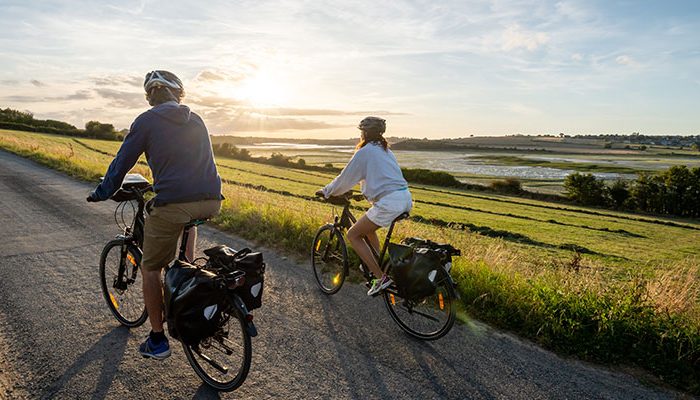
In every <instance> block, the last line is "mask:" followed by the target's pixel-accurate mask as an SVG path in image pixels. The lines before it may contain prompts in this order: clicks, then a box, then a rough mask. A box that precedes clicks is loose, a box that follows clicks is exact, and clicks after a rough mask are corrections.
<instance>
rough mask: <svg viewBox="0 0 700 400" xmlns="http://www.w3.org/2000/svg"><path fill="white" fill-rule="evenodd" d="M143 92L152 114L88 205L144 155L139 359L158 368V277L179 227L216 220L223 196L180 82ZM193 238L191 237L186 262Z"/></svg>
mask: <svg viewBox="0 0 700 400" xmlns="http://www.w3.org/2000/svg"><path fill="white" fill-rule="evenodd" d="M143 87H144V90H145V91H146V99H147V100H148V103H149V104H150V105H151V106H153V108H151V109H150V110H148V111H146V112H144V113H143V114H141V115H139V116H138V118H136V120H134V122H133V124H132V125H131V128H130V129H129V134H127V135H126V137H125V138H124V142H123V143H122V145H121V148H120V149H119V152H118V153H117V155H116V157H115V158H114V160H113V161H112V163H111V164H110V166H109V169H108V170H107V173H106V174H105V178H104V180H103V181H102V183H100V185H99V186H97V188H96V189H95V190H94V191H92V192H91V193H90V195H89V196H88V198H87V201H89V202H93V201H103V200H107V199H109V198H110V197H111V196H112V195H113V194H114V193H115V192H116V191H117V190H118V189H119V188H120V187H121V183H122V181H123V179H124V176H125V175H126V173H127V172H129V170H131V168H133V166H134V165H135V164H136V162H137V161H138V159H139V157H140V156H141V154H143V153H145V154H146V160H147V161H148V165H149V167H150V168H151V171H152V173H153V189H154V191H155V193H156V196H155V199H154V201H153V209H152V211H151V212H150V213H149V215H148V218H146V224H145V227H144V241H143V260H142V262H141V270H142V273H143V298H144V302H145V304H146V310H147V311H148V317H149V321H150V323H151V332H150V333H149V335H148V337H147V338H146V341H145V342H144V343H142V344H141V346H140V347H139V352H140V353H141V355H143V356H144V357H150V358H154V359H157V360H162V359H165V358H167V357H168V356H170V345H169V343H168V339H167V338H166V336H165V333H164V332H163V284H162V278H161V272H162V270H163V268H164V267H165V266H167V265H168V264H169V263H170V262H171V261H172V260H173V259H174V258H175V251H176V249H177V242H178V238H179V237H180V234H181V233H182V230H183V228H184V226H185V224H187V222H189V221H190V220H192V219H199V218H208V217H211V216H213V215H215V214H217V213H218V212H219V209H220V208H221V200H222V199H223V196H222V195H221V178H220V177H219V174H218V171H217V169H216V164H214V156H213V154H212V147H211V140H210V138H209V133H208V131H207V128H206V126H205V125H204V122H203V121H202V119H201V118H200V117H199V116H198V115H197V114H195V113H193V112H191V111H190V109H189V108H188V107H187V106H185V105H182V104H180V102H181V101H182V98H183V97H184V94H185V91H184V87H183V85H182V81H180V79H178V77H177V76H175V74H173V73H171V72H168V71H162V70H157V71H152V72H149V73H148V74H146V78H145V80H144V83H143ZM195 238H196V231H194V230H192V234H191V235H190V241H189V243H188V245H189V246H188V256H189V257H190V258H191V255H192V253H194V245H193V244H194V240H195Z"/></svg>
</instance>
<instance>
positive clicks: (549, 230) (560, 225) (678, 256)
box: [0, 130, 700, 393]
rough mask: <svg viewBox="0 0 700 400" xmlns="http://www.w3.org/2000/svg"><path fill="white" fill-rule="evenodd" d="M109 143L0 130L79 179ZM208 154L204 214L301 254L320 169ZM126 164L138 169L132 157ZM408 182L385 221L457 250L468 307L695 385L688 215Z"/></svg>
mask: <svg viewBox="0 0 700 400" xmlns="http://www.w3.org/2000/svg"><path fill="white" fill-rule="evenodd" d="M118 146H119V143H117V142H108V141H100V140H89V139H79V140H75V139H72V138H67V137H61V136H55V135H44V134H36V133H27V132H14V131H2V130H0V148H3V149H5V150H8V151H11V152H14V153H17V154H20V155H22V156H24V157H28V158H32V159H34V160H37V161H38V162H40V163H42V164H44V165H47V166H50V167H52V168H55V169H58V170H61V171H64V172H66V173H68V174H70V175H72V176H75V177H78V178H81V179H85V180H89V181H96V178H97V177H99V176H101V175H102V174H104V171H105V170H106V168H107V165H108V164H109V163H110V161H111V159H112V154H115V153H116V151H117V149H118ZM217 163H218V165H219V172H220V174H221V176H222V178H223V179H224V180H225V181H226V182H230V183H227V184H225V186H224V194H225V196H226V198H227V200H226V201H225V204H224V208H223V211H222V213H221V215H220V216H219V217H217V219H216V220H215V223H216V224H218V225H219V226H220V227H222V228H223V229H226V230H230V231H232V232H235V233H236V234H238V235H241V236H244V237H246V238H248V239H252V240H256V241H258V242H259V243H260V244H265V245H269V246H276V247H278V248H281V249H284V250H287V251H290V252H292V253H295V254H297V255H299V256H302V257H304V256H306V255H307V254H308V246H309V244H310V243H311V240H312V238H313V235H314V233H315V230H316V229H317V227H318V226H320V225H321V224H322V223H325V222H327V221H328V220H330V219H331V217H332V207H330V206H328V205H326V204H324V203H320V202H317V201H310V199H311V198H312V194H313V192H314V191H315V190H316V189H317V188H319V187H321V186H322V185H324V184H326V183H328V182H329V181H330V180H331V179H332V178H333V176H332V175H331V174H327V173H323V172H315V171H314V172H309V171H301V170H294V169H288V168H280V167H274V166H270V165H264V164H257V163H252V162H245V161H238V160H228V159H220V160H217ZM136 170H137V171H138V172H139V173H141V174H143V175H145V176H149V177H150V174H149V172H148V168H147V167H145V166H144V165H141V164H140V165H137V167H136ZM411 191H412V193H413V195H414V199H415V200H416V205H415V208H414V210H413V211H412V215H413V216H414V217H415V219H414V220H411V221H407V222H402V223H401V224H400V225H399V226H398V227H397V229H398V230H397V233H396V239H400V238H401V237H404V236H419V237H425V238H430V239H433V240H436V241H444V242H449V243H452V244H453V245H454V246H455V247H457V248H460V249H462V252H463V256H462V257H460V258H458V259H457V260H455V263H454V267H453V274H454V276H455V278H456V280H457V281H458V285H459V290H460V293H461V294H462V301H463V305H464V307H465V308H466V309H467V310H468V311H469V312H470V313H471V314H472V315H474V316H478V317H479V318H482V319H484V320H486V321H489V322H491V323H493V324H495V325H498V326H501V327H503V328H505V329H509V330H512V331H514V332H517V333H519V334H521V335H523V336H526V337H529V338H532V339H533V340H536V341H538V342H539V343H542V344H543V345H545V346H547V347H549V348H552V349H556V350H558V351H560V352H563V353H567V354H574V355H577V356H579V357H581V358H584V359H590V360H599V361H605V362H612V363H629V364H634V365H638V366H642V367H645V368H647V369H648V370H650V371H652V372H653V373H655V374H656V375H657V376H659V377H661V378H662V379H665V380H667V381H669V382H671V383H673V384H675V385H677V386H678V387H681V388H684V389H686V390H690V391H692V392H693V393H700V388H699V387H698V382H700V376H699V373H698V369H699V368H698V363H699V362H700V335H699V333H698V330H699V329H700V328H699V327H700V307H698V303H699V300H700V287H699V284H698V282H699V281H700V279H699V278H700V266H699V263H698V255H699V254H700V240H699V239H700V229H699V228H700V224H698V223H697V221H693V220H682V219H672V218H656V217H651V216H639V215H635V214H628V213H619V212H612V211H606V210H597V209H588V208H584V207H575V206H562V205H561V204H555V203H547V202H543V201H536V200H529V199H523V198H517V197H509V196H504V195H495V194H485V193H483V192H468V191H462V190H456V189H445V188H435V187H430V186H425V185H414V186H413V187H412V189H411ZM358 212H359V211H358ZM448 222H451V223H453V224H450V225H449V226H446V225H447V223H448ZM573 246H578V247H577V249H578V250H579V252H576V251H572V250H571V249H573V248H574V247H573Z"/></svg>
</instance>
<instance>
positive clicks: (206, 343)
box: [99, 174, 257, 391]
mask: <svg viewBox="0 0 700 400" xmlns="http://www.w3.org/2000/svg"><path fill="white" fill-rule="evenodd" d="M152 191H153V188H152V186H151V184H150V183H149V182H148V180H146V179H145V178H144V177H142V176H141V175H138V174H128V175H127V176H126V178H125V179H124V182H123V184H122V187H121V189H120V190H119V191H117V193H115V195H114V196H112V200H115V201H117V202H119V205H118V206H117V208H116V210H115V221H117V225H118V226H120V228H122V229H123V232H122V233H121V234H119V235H117V236H116V238H115V239H114V240H111V241H110V242H108V243H107V244H106V245H105V247H104V249H103V250H102V254H101V256H100V267H99V269H100V283H101V286H102V293H103V296H104V298H105V301H106V302H107V306H108V307H109V310H110V311H111V312H112V314H113V315H114V317H115V318H116V319H117V321H119V322H120V323H121V324H122V325H125V326H127V327H130V328H131V327H138V326H140V325H142V324H143V323H144V322H145V321H146V319H147V318H148V314H147V312H146V307H145V304H144V303H143V292H142V287H141V274H139V269H140V268H139V267H140V265H141V259H142V251H141V249H142V248H143V228H144V222H145V215H146V209H147V202H146V200H145V197H144V196H145V195H146V194H147V193H149V192H152ZM133 201H135V202H136V204H137V206H136V207H133V203H132V202H133ZM127 204H131V205H132V209H133V211H134V216H133V220H132V221H131V223H130V224H126V223H125V218H124V210H125V208H126V205H127ZM120 210H121V219H122V223H121V224H120V223H119V220H118V214H119V212H120ZM205 222H206V220H192V221H190V222H189V223H188V224H187V225H185V227H184V229H183V233H182V240H181V244H180V249H179V253H178V259H179V260H182V261H187V262H191V261H193V260H188V259H187V257H186V255H185V254H186V247H187V239H188V236H189V232H190V229H192V228H193V227H195V226H198V225H201V224H203V223H205ZM203 268H205V269H207V268H206V265H205V266H203ZM208 270H209V269H208ZM210 271H211V270H210ZM212 272H218V271H212ZM236 272H240V271H236ZM241 275H242V273H238V274H235V273H229V274H217V278H220V279H221V280H222V281H223V283H224V284H225V285H226V286H227V287H229V290H228V296H227V298H226V304H225V310H224V312H223V317H222V327H221V328H220V329H219V330H218V331H217V332H216V333H215V334H214V336H212V337H210V338H207V339H205V340H203V341H202V342H200V343H199V344H197V345H187V344H185V343H184V342H181V343H182V348H183V350H184V352H185V355H186V357H187V361H188V362H189V363H190V365H191V366H192V368H193V369H194V371H195V373H196V374H197V375H198V376H199V377H200V378H201V379H202V380H203V381H204V382H205V383H206V384H208V385H209V386H211V387H213V388H215V389H217V390H221V391H232V390H234V389H236V388H238V387H239V386H240V385H241V384H242V383H243V382H244V381H245V379H246V377H247V375H248V371H249V369H250V364H251V358H252V345H251V337H254V336H256V335H257V330H256V328H255V325H254V324H253V316H252V314H250V313H249V312H248V311H247V309H246V307H245V304H244V303H243V301H242V300H241V298H240V297H239V296H238V295H237V294H236V293H234V292H233V291H232V290H230V289H232V288H235V287H236V286H237V284H238V283H239V282H240V277H241Z"/></svg>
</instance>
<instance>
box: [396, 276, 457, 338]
mask: <svg viewBox="0 0 700 400" xmlns="http://www.w3.org/2000/svg"><path fill="white" fill-rule="evenodd" d="M436 281H437V288H436V290H435V293H433V294H432V295H430V296H428V297H425V298H422V299H417V300H411V299H404V298H402V297H400V296H399V294H398V291H397V290H396V289H395V288H394V287H393V286H392V287H390V288H389V289H387V290H385V291H384V293H383V296H384V303H385V304H386V308H387V310H388V311H389V315H391V318H392V319H393V320H394V321H396V323H397V324H398V325H399V326H400V327H401V329H403V330H404V331H405V332H406V333H408V334H409V335H411V336H413V337H415V338H418V339H422V340H435V339H439V338H441V337H443V336H445V334H446V333H447V332H449V331H450V329H452V326H453V325H454V322H455V316H456V309H455V306H454V304H453V303H454V301H455V300H456V297H457V295H456V292H455V289H454V287H453V286H452V280H451V279H450V278H449V276H448V274H447V272H445V271H444V270H443V269H438V276H437V277H436Z"/></svg>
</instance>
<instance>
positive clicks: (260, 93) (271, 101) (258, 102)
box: [236, 72, 286, 107]
mask: <svg viewBox="0 0 700 400" xmlns="http://www.w3.org/2000/svg"><path fill="white" fill-rule="evenodd" d="M236 91H237V93H236V97H238V98H240V99H243V100H246V101H248V102H249V103H250V104H251V105H253V106H256V107H261V106H275V105H280V104H282V103H283V102H284V101H285V100H286V94H285V90H284V88H283V85H282V83H281V81H280V80H279V79H277V78H276V77H275V76H274V75H272V74H270V73H266V72H258V73H256V74H255V75H253V76H251V77H249V78H246V79H245V80H243V81H242V82H241V84H240V86H239V87H238V88H237V90H236Z"/></svg>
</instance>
